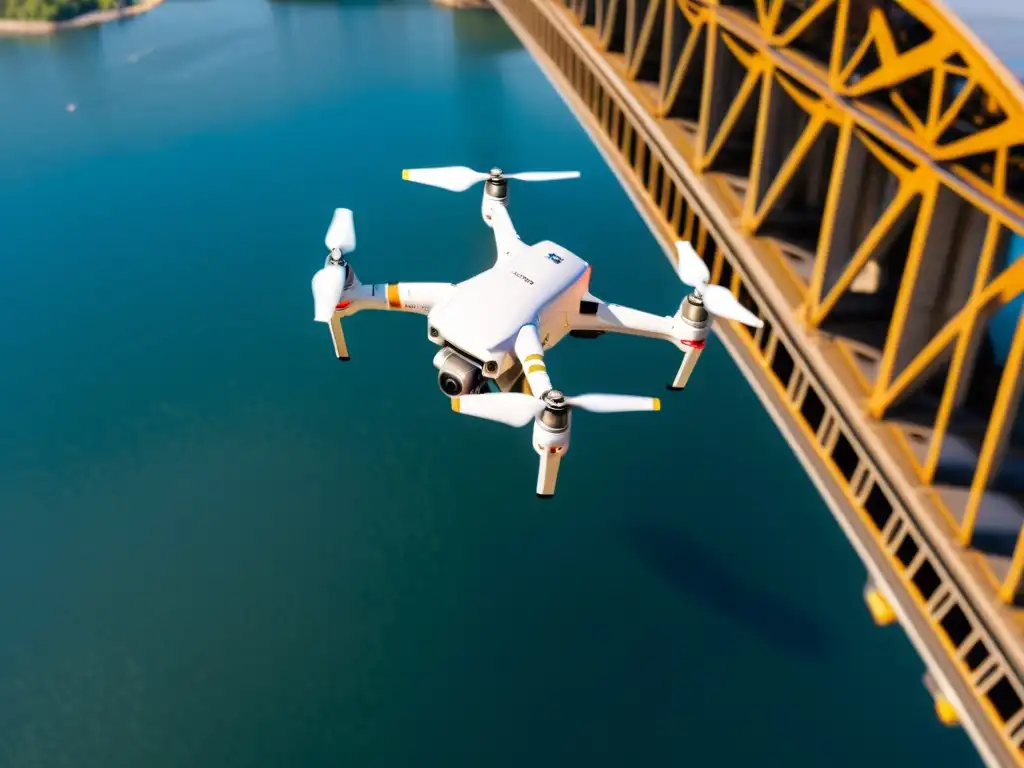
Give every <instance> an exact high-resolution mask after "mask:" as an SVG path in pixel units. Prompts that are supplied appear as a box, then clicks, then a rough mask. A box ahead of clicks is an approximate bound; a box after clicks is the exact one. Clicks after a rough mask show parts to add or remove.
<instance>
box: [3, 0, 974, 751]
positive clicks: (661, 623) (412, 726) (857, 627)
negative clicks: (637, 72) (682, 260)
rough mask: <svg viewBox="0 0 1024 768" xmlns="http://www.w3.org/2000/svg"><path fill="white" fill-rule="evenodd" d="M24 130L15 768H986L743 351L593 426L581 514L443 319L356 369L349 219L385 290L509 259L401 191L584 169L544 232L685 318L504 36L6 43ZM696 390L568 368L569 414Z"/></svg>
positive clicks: (583, 363) (254, 28)
mask: <svg viewBox="0 0 1024 768" xmlns="http://www.w3.org/2000/svg"><path fill="white" fill-rule="evenodd" d="M69 102H73V103H75V104H76V105H77V107H78V109H77V111H76V112H74V113H68V112H66V111H65V105H66V104H68V103H69ZM0 113H2V114H3V120H2V121H0V147H2V162H0V217H2V227H0V232H2V240H0V243H2V260H0V299H2V300H0V352H2V354H3V360H4V367H3V374H2V375H0V403H2V405H0V407H2V409H3V410H2V428H0V531H2V537H0V680H2V681H3V684H2V685H0V766H4V768H7V767H8V766H9V767H11V768H34V767H36V766H46V767H47V768H48V767H49V766H74V767H75V768H93V767H96V768H120V767H121V766H126V767H132V768H134V767H137V766H145V767H146V768H164V767H165V766H166V767H168V768H170V767H174V768H178V767H180V766H211V767H212V768H235V767H236V766H237V767H241V766H248V767H257V768H261V767H263V766H267V767H270V766H304V767H310V766H367V767H368V768H370V767H373V768H380V767H381V766H438V768H459V767H461V766H466V767H467V768H468V767H470V766H472V767H473V768H480V767H481V766H494V767H500V766H510V767H513V766H514V767H515V768H521V766H526V765H530V766H566V765H586V766H589V767H591V768H594V767H597V766H623V765H637V766H661V765H665V766H668V765H698V766H703V765H749V764H757V765H780V766H862V765H864V764H873V765H879V766H883V765H884V766H911V765H915V766H917V765H928V766H934V767H939V766H970V765H976V764H977V763H978V761H977V758H976V756H975V755H974V753H973V750H972V749H971V747H970V745H969V743H968V740H967V738H966V737H965V736H964V735H963V733H962V732H959V731H956V730H946V729H943V728H942V727H941V726H940V725H939V724H938V723H937V722H936V720H935V717H934V715H933V713H932V708H931V702H930V699H929V697H928V694H927V693H926V692H925V690H924V688H923V686H922V685H921V682H920V676H921V673H922V667H921V662H920V661H919V660H918V659H917V657H916V656H915V654H914V652H913V651H912V649H911V647H910V645H909V643H908V641H907V640H906V638H905V637H904V636H903V635H902V633H901V632H900V631H898V630H896V629H892V628H889V629H885V630H881V629H877V628H875V627H874V626H873V625H872V624H871V622H870V620H869V618H868V615H867V612H866V610H865V609H864V607H863V604H862V602H861V597H860V591H861V587H862V584H863V579H864V573H863V570H862V568H861V567H860V565H859V564H858V562H857V560H856V558H855V556H854V554H853V552H852V550H851V549H850V547H849V546H848V545H847V543H846V541H845V540H844V538H843V536H842V534H841V532H840V531H839V529H838V527H837V526H836V524H835V523H834V522H833V520H832V519H831V517H830V515H829V514H828V512H827V511H826V510H825V508H824V506H823V504H822V503H821V501H820V500H819V498H818V497H817V495H816V494H815V492H814V490H813V489H812V487H811V485H810V483H809V482H808V480H807V478H806V477H805V475H804V473H803V472H802V470H801V469H800V468H799V466H798V465H797V462H796V461H795V460H794V458H793V457H792V456H791V455H790V453H789V451H788V450H787V448H786V446H785V444H784V442H783V440H782V438H781V437H779V436H778V435H777V434H776V432H775V430H774V428H773V426H772V424H771V423H770V421H769V419H768V417H767V416H766V415H765V414H764V413H763V412H762V410H761V409H760V407H759V405H758V403H757V402H756V400H755V397H754V395H753V394H752V393H751V392H750V391H749V390H748V388H747V386H746V385H745V383H744V382H743V380H742V379H741V376H740V375H739V373H738V372H737V371H736V370H735V368H734V366H733V364H732V362H731V361H730V360H729V358H728V356H727V355H726V353H725V352H724V351H723V350H722V348H721V346H719V345H718V344H717V343H716V344H714V345H712V346H711V347H710V348H709V350H708V352H707V354H706V355H705V358H704V360H703V361H702V365H701V368H700V369H698V373H697V374H696V377H695V378H694V380H693V381H692V383H691V386H690V387H689V388H688V389H687V393H686V396H685V397H679V398H672V399H668V398H666V399H665V401H664V408H663V410H662V411H661V412H660V413H658V414H642V415H641V414H631V415H615V416H596V415H587V414H584V415H582V416H581V417H580V418H578V419H577V422H576V426H575V429H574V443H573V446H572V451H571V453H570V454H569V457H568V459H567V460H566V463H565V464H564V465H563V470H562V476H561V478H560V481H559V494H558V496H557V497H555V499H554V500H553V501H551V502H548V503H538V502H537V500H536V498H535V496H534V493H533V486H534V482H535V472H536V463H535V462H536V457H535V455H534V454H533V452H532V451H531V449H530V447H529V437H528V434H529V433H528V431H527V430H521V431H515V430H512V429H509V428H507V427H503V426H500V425H497V424H491V423H487V422H479V421H476V420H471V419H467V418H460V417H458V416H456V415H454V414H453V413H452V412H451V410H450V408H449V407H448V403H447V400H445V398H444V397H443V396H442V395H441V394H440V393H439V392H438V391H437V389H436V383H435V379H436V372H435V371H434V369H433V368H432V366H431V363H430V361H431V358H432V356H433V354H434V348H433V347H432V346H431V345H430V344H429V343H428V342H427V340H426V338H425V329H424V326H423V323H422V320H421V319H419V318H416V317H410V316H403V315H385V314H377V315H373V314H370V313H367V314H365V315H362V316H360V317H358V318H356V319H355V320H354V321H353V322H351V323H350V324H349V330H348V336H349V344H350V348H351V351H352V356H353V362H352V363H351V364H349V365H345V366H342V365H340V364H339V363H338V362H337V361H336V360H335V359H334V356H333V354H332V349H331V344H330V340H329V336H328V333H327V331H326V329H325V328H324V327H323V326H322V325H318V324H315V323H313V322H312V312H313V307H312V299H311V297H310V292H309V280H310V277H311V276H312V274H313V272H314V271H315V270H316V269H317V268H318V267H319V266H320V265H321V264H322V260H323V255H324V251H323V233H324V230H325V228H326V226H327V224H328V221H329V219H330V215H331V211H332V210H333V208H334V207H336V206H341V205H344V206H350V207H352V208H354V209H355V211H356V222H357V227H358V232H359V250H358V251H357V252H356V254H355V257H354V263H355V267H356V269H357V270H358V272H359V274H360V276H361V277H362V279H364V280H367V281H370V282H383V281H389V280H453V281H458V280H462V279H465V278H467V277H469V276H470V275H472V274H473V273H475V272H477V271H479V270H481V269H484V268H486V267H487V266H488V265H489V264H490V262H491V259H492V258H493V250H492V243H491V239H490V232H489V230H487V229H486V228H485V227H484V226H483V224H482V223H481V222H480V220H479V198H478V197H477V195H478V194H479V192H478V191H474V192H472V193H467V194H466V195H463V196H460V195H453V194H450V193H446V192H443V191H440V190H434V189H429V188H422V187H414V186H412V185H409V184H403V183H402V181H401V178H400V174H399V171H400V170H401V169H402V168H403V167H409V166H423V165H441V164H463V163H464V164H467V165H472V166H476V167H481V168H486V167H489V166H490V165H492V164H500V165H502V166H503V167H505V168H507V169H509V170H514V169H557V168H576V169H579V170H580V171H582V174H583V179H584V180H585V181H580V182H567V183H563V184H549V185H534V186H526V185H522V186H521V187H519V188H516V189H514V190H513V199H512V205H513V215H514V216H515V219H516V222H517V225H518V227H519V229H520V231H521V232H522V234H523V236H524V239H528V240H540V239H544V238H553V239H556V240H558V241H559V242H561V243H563V244H564V245H565V246H566V247H568V248H570V249H573V250H575V251H577V252H579V253H581V254H584V255H585V256H586V257H587V258H589V259H590V260H591V261H592V262H593V263H594V264H595V265H596V269H595V275H594V281H593V290H594V292H595V293H596V294H597V295H598V296H601V297H602V298H606V299H609V300H611V299H615V300H618V301H622V302H626V303H633V304H638V305H640V306H643V307H645V308H649V309H651V310H654V311H661V312H666V313H668V312H671V311H672V310H673V309H674V308H675V306H676V304H677V303H678V301H679V298H680V287H679V286H678V285H677V284H676V282H675V280H674V278H673V276H672V272H671V269H670V267H669V265H668V263H667V262H665V260H664V259H663V257H662V256H661V254H660V251H659V249H658V248H657V246H656V245H655V243H654V242H653V240H652V239H651V237H650V235H649V234H648V233H647V232H646V230H645V228H644V226H643V224H642V222H641V220H640V219H639V217H638V216H637V214H636V213H635V212H634V211H633V210H632V209H631V207H630V205H629V203H628V201H627V199H626V197H625V195H624V194H623V193H622V191H621V190H620V189H619V188H618V187H617V185H616V183H615V181H614V179H613V177H612V176H611V174H610V172H609V171H608V170H607V169H606V168H605V167H604V166H603V164H602V161H601V159H600V157H599V156H598V154H597V152H596V150H595V149H594V148H593V147H592V146H591V145H590V144H588V142H587V140H586V137H585V135H584V133H583V132H582V130H581V129H580V128H579V127H578V126H577V124H576V122H575V121H574V119H573V118H572V116H571V115H570V114H569V113H568V112H567V111H566V109H565V108H564V107H563V105H562V104H561V102H560V101H559V100H558V99H557V97H556V95H555V94H554V93H553V92H552V91H551V90H550V89H549V87H548V86H547V84H546V82H545V81H544V80H543V78H542V76H541V74H540V73H539V71H538V70H537V68H536V67H535V66H534V64H533V63H532V62H531V61H530V59H529V58H528V56H527V55H526V54H525V53H524V52H523V51H522V49H521V48H520V46H519V45H518V44H517V42H516V41H515V40H514V38H512V37H511V35H510V34H509V33H508V32H507V31H505V30H504V28H503V27H502V26H501V24H500V22H499V20H498V19H497V18H496V17H494V16H492V15H490V14H488V13H486V12H484V13H466V14H451V13H445V12H441V11H438V10H435V9H433V8H431V7H429V6H428V5H424V4H419V3H417V4H394V3H392V4H373V3H367V4H359V3H349V4H334V3H318V4H290V5H285V4H270V3H266V2H262V1H261V0H211V1H210V2H175V1H174V0H170V1H169V2H167V3H166V4H165V5H164V6H162V7H161V8H160V9H158V10H157V11H156V12H154V13H152V14H150V15H148V16H146V17H144V18H139V19H136V20H132V21H129V22H125V23H122V24H117V25H110V26H106V27H103V28H100V29H91V30H82V31H79V32H75V33H72V34H68V35H63V36H60V37H59V38H58V39H56V40H53V41H46V42H10V41H8V42H4V43H3V44H2V45H0ZM677 364H678V358H677V353H676V352H675V351H674V350H672V349H670V348H667V347H666V346H663V345H661V344H658V343H654V342H643V341H632V342H630V341H627V340H624V339H621V338H609V337H605V338H602V339H599V340H597V341H592V342H587V341H580V340H572V339H570V340H567V341H566V342H565V343H564V345H563V346H561V347H559V348H558V350H557V351H556V352H555V353H554V354H552V355H551V356H550V358H549V368H550V370H551V372H552V374H553V376H554V378H555V381H556V382H557V384H558V385H559V386H560V387H561V388H563V389H565V390H566V391H568V392H570V393H578V392H583V391H612V392H624V393H636V394H651V395H658V394H662V393H663V387H664V384H665V383H666V382H668V381H669V379H670V378H671V376H672V374H673V373H674V371H675V369H676V366H677Z"/></svg>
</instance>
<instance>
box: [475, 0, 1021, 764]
mask: <svg viewBox="0 0 1024 768" xmlns="http://www.w3.org/2000/svg"><path fill="white" fill-rule="evenodd" d="M491 3H492V5H493V7H494V8H495V10H497V12H498V13H499V14H500V15H501V16H502V17H503V18H504V19H505V21H506V22H507V24H508V25H509V27H510V28H511V29H512V30H513V32H514V33H515V34H516V35H517V36H518V37H519V38H520V40H521V41H522V42H523V44H524V45H525V46H526V48H527V49H528V50H529V52H530V53H531V55H532V56H533V57H534V58H535V59H536V61H537V62H538V63H539V65H540V67H541V68H542V70H543V71H544V72H545V74H546V75H547V76H548V78H549V79H550V81H551V82H552V84H553V85H554V87H555V88H556V90H557V91H558V92H559V93H560V94H561V95H562V97H563V99H564V100H565V101H566V103H567V104H568V105H569V106H570V108H571V109H572V110H573V111H574V112H575V114H576V115H577V117H578V118H579V120H580V122H581V123H582V125H583V126H584V128H585V129H586V130H587V132H588V133H589V135H590V137H591V138H592V140H593V141H594V143H595V144H596V145H597V147H598V148H599V149H600V151H601V152H602V154H603V155H604V157H605V159H606V161H607V162H608V164H609V166H610V167H611V168H612V170H613V171H614V172H615V173H616V175H617V176H618V178H619V180H620V182H621V183H622V185H623V187H624V188H625V189H626V191H627V192H628V194H629V195H630V197H631V198H632V200H633V202H634V203H635V205H636V207H637V209H638V210H639V211H640V212H641V214H642V215H643V216H644V218H645V220H646V221H647V223H648V225H649V227H650V229H651V231H652V232H653V233H654V235H655V237H656V238H657V239H658V240H659V242H660V243H661V245H662V246H663V248H664V250H665V253H666V255H667V256H668V257H669V258H674V257H675V256H674V250H673V248H672V243H673V242H674V241H675V240H677V239H680V238H682V239H686V240H690V241H691V242H692V243H693V244H694V246H695V247H696V249H697V251H698V252H699V253H700V254H701V256H702V257H703V258H704V259H705V261H706V262H707V264H708V265H709V267H710V268H711V271H712V275H713V279H714V281H715V282H718V283H720V284H723V285H726V286H729V287H730V288H731V289H732V290H733V291H734V293H735V294H736V295H737V296H738V297H739V298H740V300H741V301H742V302H743V303H744V304H745V305H746V306H747V307H748V308H749V309H751V310H752V311H754V312H756V313H757V314H758V315H759V316H760V317H761V318H762V319H763V320H764V323H765V324H764V327H763V328H762V329H759V330H757V331H756V332H751V331H750V330H749V329H746V328H745V327H744V326H741V325H738V324H728V323H723V324H721V325H720V326H719V328H718V335H719V338H720V339H721V341H722V342H723V343H724V345H725V346H726V347H727V349H728V350H729V352H730V354H731V355H732V356H733V358H734V360H735V361H736V363H737V365H738V366H739V368H740V370H741V371H743V373H744V375H745V376H746V377H747V379H748V380H749V381H750V383H751V385H752V387H753V389H754V390H755V391H756V392H757V394H758V396H759V397H760V399H761V400H762V402H763V403H764V405H765V407H766V409H767V410H768V412H769V413H770V414H771V415H772V418H773V419H774V420H775V422H776V424H777V425H778V427H779V429H780V430H781V432H782V433H783V434H784V435H785V436H786V438H787V440H788V441H789V443H790V445H791V446H792V448H793V451H794V453H795V454H796V455H797V456H798V457H799V459H800V461H801V462H802V463H803V465H804V467H805V468H806V470H807V472H808V474H809V476H810V477H811V478H812V480H813V481H814V483H815V484H816V486H817V488H818V489H819V490H820V492H821V494H822V497H823V498H824V500H825V501H826V503H827V505H828V507H829V509H830V510H831V512H832V513H833V515H834V517H835V519H836V520H837V522H838V523H839V524H840V526H841V527H842V529H843V531H844V532H845V534H846V536H847V537H848V538H849V540H850V542H851V544H852V546H853V547H854V548H855V549H856V551H857V553H858V554H859V556H860V558H861V560H862V562H863V563H864V566H865V569H866V571H867V580H866V582H867V583H866V585H865V590H864V599H865V602H866V604H867V608H868V610H870V612H871V615H872V617H873V618H874V620H875V621H876V623H878V624H880V625H885V624H893V623H898V624H899V625H901V626H902V627H903V629H904V631H905V632H906V634H907V636H908V638H909V639H910V641H911V642H912V643H913V645H914V647H915V648H916V650H917V651H918V653H919V655H920V656H921V658H922V661H923V681H924V683H925V684H926V685H927V686H928V689H929V691H930V692H931V693H932V695H933V697H934V701H935V709H936V713H937V716H938V717H939V719H940V720H941V721H942V722H943V723H944V724H946V725H950V726H955V725H958V724H959V725H961V726H962V727H963V728H964V730H965V731H966V732H967V734H968V735H969V737H970V738H971V739H972V741H973V743H974V744H975V746H976V748H977V750H978V752H979V754H980V755H981V757H982V758H983V760H984V761H985V762H986V764H988V765H992V766H996V765H998V766H1004V765H1015V766H1020V765H1024V588H1022V575H1024V450H1022V448H1024V418H1021V417H1020V415H1019V414H1020V400H1021V377H1020V375H1019V374H1020V372H1021V368H1022V364H1024V313H1022V311H1021V304H1022V301H1024V297H1022V291H1024V259H1018V258H1017V257H1018V256H1020V255H1021V254H1022V253H1024V88H1022V86H1021V83H1020V81H1019V80H1018V79H1017V78H1016V77H1015V75H1014V74H1013V73H1012V72H1011V71H1010V70H1009V69H1007V67H1006V66H1005V65H1004V64H1003V63H1001V62H1000V61H999V60H998V59H997V58H996V57H995V56H994V55H993V54H992V53H991V52H990V51H989V50H987V49H986V47H985V46H984V45H983V44H982V43H981V42H980V41H979V40H978V39H977V38H976V37H975V36H974V34H973V33H972V32H971V31H970V30H969V29H968V28H967V27H966V26H965V25H964V24H963V23H961V22H960V21H959V20H958V19H957V18H955V17H954V16H953V14H952V13H950V12H949V11H948V10H947V9H945V8H944V7H943V6H942V4H941V2H940V1H939V0H564V1H561V0H491ZM774 504H776V505H777V506H778V508H777V509H775V510H772V512H773V513H776V514H784V513H785V502H784V500H775V501H774ZM765 511H766V510H751V511H750V514H763V513H764V512H765ZM803 543H804V544H805V545H806V546H813V542H803ZM836 597H837V599H848V596H845V595H837V596H836Z"/></svg>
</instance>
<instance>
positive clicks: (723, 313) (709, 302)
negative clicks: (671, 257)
mask: <svg viewBox="0 0 1024 768" xmlns="http://www.w3.org/2000/svg"><path fill="white" fill-rule="evenodd" d="M676 253H678V254H679V262H678V264H677V272H678V275H679V279H680V280H681V281H682V282H683V283H685V284H686V285H689V286H691V287H692V288H693V289H694V293H695V294H696V298H699V299H700V301H701V303H703V304H704V308H705V309H706V310H707V311H708V312H709V313H711V314H712V315H715V316H717V317H722V318H725V319H726V320H735V321H737V322H740V323H743V324H744V325H749V326H750V327H751V328H760V327H761V326H763V325H764V321H762V320H761V319H760V318H759V317H758V316H757V315H755V314H754V313H753V312H751V311H750V310H748V309H747V308H746V307H744V306H743V305H742V304H740V302H739V299H737V298H736V297H735V296H733V295H732V291H730V290H729V289H728V288H726V287H725V286H722V285H709V284H708V281H709V280H710V279H711V273H710V271H709V270H708V265H707V264H705V263H704V260H703V259H701V257H700V256H699V255H698V254H697V252H696V251H695V250H694V249H693V246H692V245H690V244H689V243H688V242H686V241H685V240H679V241H677V242H676Z"/></svg>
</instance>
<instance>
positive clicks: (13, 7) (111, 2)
mask: <svg viewBox="0 0 1024 768" xmlns="http://www.w3.org/2000/svg"><path fill="white" fill-rule="evenodd" d="M132 4H133V0H0V11H2V13H0V16H2V17H3V18H5V19H20V20H23V21H66V20H67V19H73V18H74V17H75V16H81V15H82V14H83V13H89V12H91V11H106V10H111V9H113V8H117V7H119V6H126V5H132Z"/></svg>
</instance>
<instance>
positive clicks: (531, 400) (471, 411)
mask: <svg viewBox="0 0 1024 768" xmlns="http://www.w3.org/2000/svg"><path fill="white" fill-rule="evenodd" d="M563 402H564V403H565V405H566V406H567V407H569V408H580V409H581V410H584V411H590V412H592V413H628V412H632V411H658V410H661V401H660V400H659V399H658V398H656V397H638V396H636V395H603V394H590V395H577V396H576V397H566V398H565V399H564V400H563ZM547 406H548V404H547V403H546V402H545V401H544V400H541V399H538V398H536V397H533V396H532V395H526V394H522V393H520V392H487V393H485V394H482V395H463V396H462V397H453V398H452V410H453V411H455V412H456V413H464V414H466V415H467V416H476V417H478V418H481V419H489V420H491V421H497V422H500V423H502V424H507V425H509V426H510V427H525V426H526V425H527V424H529V423H530V422H531V421H533V420H534V419H535V418H536V417H537V416H539V415H540V414H541V413H542V412H543V411H544V409H545V408H547Z"/></svg>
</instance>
